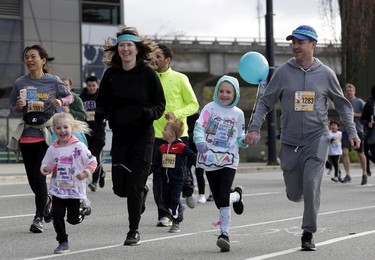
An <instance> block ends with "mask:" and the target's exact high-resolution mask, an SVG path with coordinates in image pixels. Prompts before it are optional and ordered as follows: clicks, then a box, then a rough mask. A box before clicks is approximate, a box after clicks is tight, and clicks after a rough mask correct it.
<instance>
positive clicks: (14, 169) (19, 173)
mask: <svg viewBox="0 0 375 260" xmlns="http://www.w3.org/2000/svg"><path fill="white" fill-rule="evenodd" d="M103 167H104V170H105V171H106V173H107V175H106V179H108V180H110V179H111V164H110V163H105V164H103ZM350 167H351V168H353V169H358V168H360V166H359V164H356V163H352V164H351V165H350ZM341 169H342V171H343V172H344V169H343V166H341ZM269 170H272V171H275V170H279V171H280V173H281V169H280V166H279V165H267V164H266V163H240V165H239V166H238V168H237V173H254V172H260V171H264V172H266V171H269ZM324 171H326V169H325V170H324ZM26 183H27V177H26V173H25V168H24V165H23V163H0V185H5V184H26Z"/></svg>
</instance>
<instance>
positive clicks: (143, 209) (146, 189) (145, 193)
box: [141, 185, 150, 214]
mask: <svg viewBox="0 0 375 260" xmlns="http://www.w3.org/2000/svg"><path fill="white" fill-rule="evenodd" d="M149 190H150V189H149V188H148V186H147V185H145V187H144V189H143V198H142V209H141V214H143V212H145V210H146V199H147V194H148V192H149Z"/></svg>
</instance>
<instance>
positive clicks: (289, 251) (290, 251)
mask: <svg viewBox="0 0 375 260" xmlns="http://www.w3.org/2000/svg"><path fill="white" fill-rule="evenodd" d="M374 233H375V230H369V231H365V232H361V233H358V234H353V235H347V236H343V237H337V238H333V239H329V240H326V241H323V242H320V243H317V244H316V246H326V245H330V244H333V243H337V242H340V241H344V240H348V239H352V238H356V237H362V236H367V235H371V234H374ZM300 250H301V248H300V247H297V248H291V249H287V250H283V251H279V252H274V253H271V254H266V255H260V256H257V257H251V258H247V259H246V260H263V259H269V258H272V257H276V256H281V255H287V254H291V253H294V252H297V251H300Z"/></svg>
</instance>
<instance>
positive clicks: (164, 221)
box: [156, 217, 172, 227]
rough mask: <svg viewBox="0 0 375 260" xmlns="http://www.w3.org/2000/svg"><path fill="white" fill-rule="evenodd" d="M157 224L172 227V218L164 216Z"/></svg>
mask: <svg viewBox="0 0 375 260" xmlns="http://www.w3.org/2000/svg"><path fill="white" fill-rule="evenodd" d="M156 226H158V227H170V226H172V220H170V219H169V218H167V217H162V218H161V219H160V220H159V221H158V223H156Z"/></svg>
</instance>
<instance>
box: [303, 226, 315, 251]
mask: <svg viewBox="0 0 375 260" xmlns="http://www.w3.org/2000/svg"><path fill="white" fill-rule="evenodd" d="M301 250H302V251H315V250H316V247H315V244H314V239H313V234H312V233H310V232H307V231H304V232H303V233H302V237H301Z"/></svg>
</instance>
